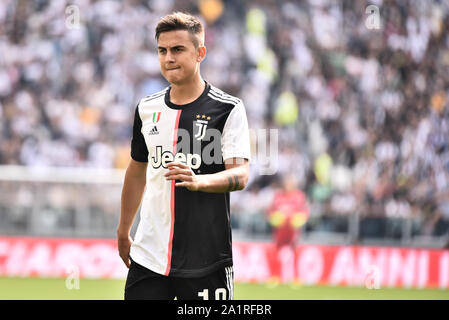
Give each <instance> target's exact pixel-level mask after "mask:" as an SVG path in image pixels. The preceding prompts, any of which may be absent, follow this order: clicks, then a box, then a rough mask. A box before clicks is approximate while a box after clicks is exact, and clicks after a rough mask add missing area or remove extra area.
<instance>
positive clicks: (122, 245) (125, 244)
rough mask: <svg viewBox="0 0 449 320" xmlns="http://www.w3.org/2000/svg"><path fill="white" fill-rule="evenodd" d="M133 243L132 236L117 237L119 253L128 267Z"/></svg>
mask: <svg viewBox="0 0 449 320" xmlns="http://www.w3.org/2000/svg"><path fill="white" fill-rule="evenodd" d="M132 243H133V241H132V239H131V236H129V235H128V237H117V245H118V253H119V255H120V258H122V260H123V262H124V263H125V265H126V267H127V268H129V265H130V263H131V262H130V259H129V251H130V249H131V244H132Z"/></svg>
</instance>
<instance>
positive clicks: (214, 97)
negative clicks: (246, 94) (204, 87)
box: [208, 92, 238, 107]
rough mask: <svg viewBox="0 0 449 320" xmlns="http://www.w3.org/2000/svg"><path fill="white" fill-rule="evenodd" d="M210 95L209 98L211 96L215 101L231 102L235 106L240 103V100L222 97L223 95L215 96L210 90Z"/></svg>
mask: <svg viewBox="0 0 449 320" xmlns="http://www.w3.org/2000/svg"><path fill="white" fill-rule="evenodd" d="M208 96H209V98H211V99H213V100H215V101H219V102H221V103H224V104H231V105H232V106H233V107H235V106H236V105H237V104H238V102H235V101H231V100H229V99H225V98H222V97H217V96H214V95H213V94H211V93H210V92H209V94H208Z"/></svg>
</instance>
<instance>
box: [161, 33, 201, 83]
mask: <svg viewBox="0 0 449 320" xmlns="http://www.w3.org/2000/svg"><path fill="white" fill-rule="evenodd" d="M201 48H204V47H200V48H195V46H194V44H193V42H192V40H191V38H190V34H189V32H188V31H186V30H176V31H168V32H163V33H161V34H160V35H159V40H158V56H159V63H160V67H161V73H162V75H163V76H164V78H165V79H167V81H168V82H170V83H173V84H177V85H180V84H183V83H187V82H189V81H190V80H191V79H192V78H193V77H194V76H195V74H197V73H198V72H199V64H200V62H201V60H202V58H203V56H202V52H201V50H202V49H201Z"/></svg>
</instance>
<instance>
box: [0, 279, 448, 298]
mask: <svg viewBox="0 0 449 320" xmlns="http://www.w3.org/2000/svg"><path fill="white" fill-rule="evenodd" d="M124 284H125V282H124V281H123V280H89V279H81V280H80V282H79V288H77V285H76V284H75V283H71V284H70V283H69V286H68V287H69V288H72V289H68V288H67V286H66V279H62V278H45V279H42V278H5V277H3V278H2V277H0V300H5V299H14V300H15V299H31V300H34V299H42V300H47V299H57V300H62V299H70V300H75V299H83V300H91V299H95V300H106V299H123V287H124ZM234 296H235V299H237V300H241V299H242V300H258V299H260V300H262V299H267V300H276V299H282V300H284V299H285V300H304V299H313V300H333V299H342V300H345V299H363V300H368V299H385V300H391V299H395V300H398V299H399V300H402V299H404V300H413V299H417V300H423V299H432V300H435V299H444V300H449V290H439V289H435V290H429V289H423V290H418V289H387V288H385V289H382V288H381V289H377V290H375V289H373V290H369V289H365V288H347V287H325V286H290V285H278V286H275V287H272V286H268V285H265V284H246V283H236V284H235V292H234Z"/></svg>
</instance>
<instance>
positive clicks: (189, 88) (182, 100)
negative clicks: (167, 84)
mask: <svg viewBox="0 0 449 320" xmlns="http://www.w3.org/2000/svg"><path fill="white" fill-rule="evenodd" d="M205 86H206V83H205V82H204V80H203V78H202V77H201V76H200V75H198V76H197V77H195V78H194V79H193V81H188V82H185V83H183V84H174V83H172V84H171V89H170V102H172V103H174V104H178V105H183V104H187V103H190V102H193V101H195V100H196V99H197V98H198V97H199V96H200V95H201V94H202V93H203V91H204V88H205Z"/></svg>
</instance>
